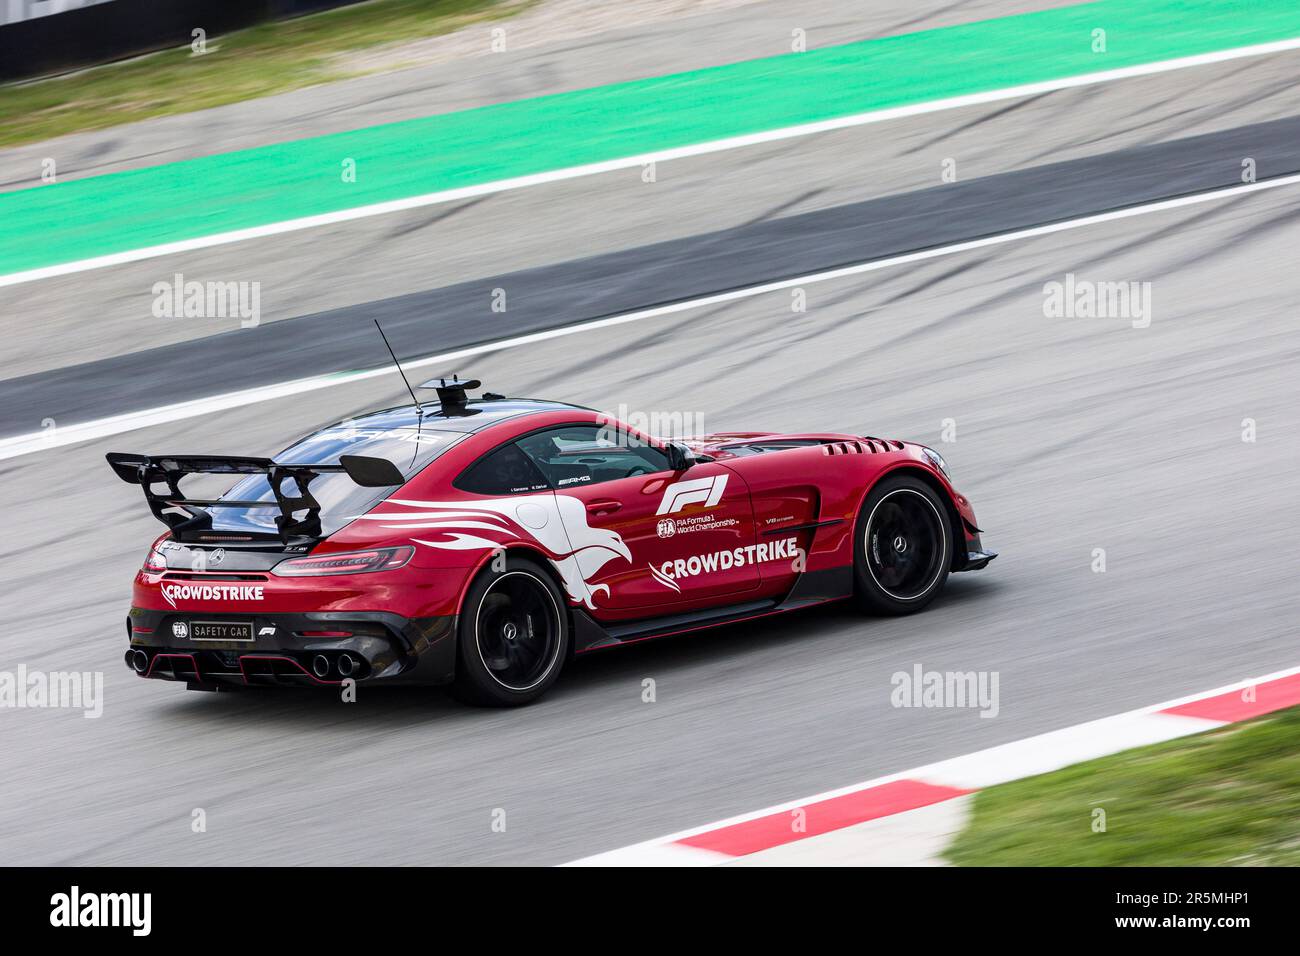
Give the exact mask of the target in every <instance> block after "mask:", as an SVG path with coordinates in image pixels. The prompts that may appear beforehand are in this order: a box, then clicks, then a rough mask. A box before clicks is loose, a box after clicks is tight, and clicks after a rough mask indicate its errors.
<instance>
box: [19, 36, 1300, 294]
mask: <svg viewBox="0 0 1300 956" xmlns="http://www.w3.org/2000/svg"><path fill="white" fill-rule="evenodd" d="M1296 49H1300V37H1296V38H1293V39H1290V40H1278V41H1275V42H1273V43H1257V44H1254V45H1252V46H1242V47H1233V48H1231V49H1227V50H1218V51H1215V52H1213V53H1201V54H1197V55H1196V56H1185V57H1178V58H1176V59H1172V60H1160V61H1157V62H1154V63H1143V64H1140V65H1138V66H1128V67H1124V68H1122V69H1118V70H1102V71H1099V72H1096V73H1084V74H1080V75H1078V76H1068V77H1061V78H1059V79H1055V80H1045V81H1043V82H1041V83H1026V84H1022V85H1020V86H1008V87H1004V88H1002V89H997V90H989V91H987V92H984V93H971V94H967V95H965V96H950V97H947V98H946V99H939V100H930V101H928V102H925V103H912V104H909V105H907V106H896V107H893V108H890V109H881V110H870V111H867V112H864V113H854V114H851V115H849V116H841V117H837V118H836V119H831V120H822V121H820V122H816V123H800V124H798V125H795V126H784V127H781V128H779V129H773V130H767V131H765V132H762V133H750V134H747V135H744V136H730V137H727V138H725V139H716V140H712V141H710V142H706V143H695V144H693V145H690V146H680V147H677V148H675V149H664V150H657V151H655V152H650V153H640V154H638V155H636V156H625V157H622V158H619V159H611V160H606V161H605V162H600V163H588V164H586V165H582V166H570V167H567V168H565V169H555V170H550V171H548V172H544V173H536V174H534V175H531V176H517V177H514V178H512V179H500V180H497V181H495V182H490V183H481V184H479V185H477V186H466V187H463V188H460V189H444V190H441V191H438V192H431V193H424V194H422V195H419V196H410V197H408V198H406V199H394V200H390V201H389V202H382V203H372V204H371V205H367V206H355V207H353V208H351V209H341V210H338V211H337V212H329V213H322V214H320V215H317V216H304V217H302V218H300V219H287V220H284V221H283V222H273V223H268V224H267V225H264V226H254V227H252V228H249V229H236V230H233V231H231V232H219V233H214V234H213V235H210V236H199V237H197V238H194V239H184V240H181V241H179V242H168V243H163V244H161V245H157V246H147V247H145V248H142V249H130V250H127V251H126V252H115V253H112V254H110V255H104V256H94V257H92V258H89V259H78V260H76V261H74V262H65V263H61V264H59V265H54V266H44V267H42V268H39V269H28V270H25V271H23V272H13V273H10V274H8V275H0V287H3V286H11V285H18V284H20V283H24V282H35V281H37V280H39V279H49V278H53V277H54V276H63V275H71V274H72V273H76V272H88V271H90V270H91V269H102V268H105V267H107V266H117V265H123V264H124V263H128V262H139V261H140V260H142V259H153V258H156V257H158V256H167V255H173V254H175V253H178V252H191V251H193V250H195V249H206V248H209V247H211V246H221V245H227V244H229V243H234V242H245V241H247V240H249V239H261V238H265V237H267V236H277V235H281V234H282V233H286V232H296V231H298V230H301V229H314V228H316V227H319V226H328V225H332V224H334V223H338V222H349V221H351V220H354V219H365V218H368V217H370V216H382V215H386V214H388V213H393V212H400V211H402V210H406V209H416V208H419V207H421V206H432V205H435V204H437V203H445V202H454V201H456V200H460V199H469V198H472V197H474V196H484V195H488V194H490V193H499V192H505V191H507V190H512V189H524V188H526V187H529V186H540V185H543V184H545V183H554V182H560V181H562V180H566V179H577V178H580V177H582V176H595V175H597V174H600V173H607V172H612V171H614V170H618V169H629V168H633V167H637V166H643V165H645V164H647V163H655V162H667V161H669V160H673V159H684V158H686V157H688V156H703V155H706V154H708V153H720V152H724V151H726V150H729V149H741V148H743V147H746V146H755V145H758V144H760V143H772V142H777V141H779V140H784V139H794V138H796V137H799V136H812V135H815V134H817V133H826V132H830V131H832V130H837V129H847V128H849V127H852V126H865V125H867V124H869V123H884V122H888V121H889V120H895V119H901V118H903V117H907V116H920V115H923V114H925V113H937V112H940V111H942V110H952V109H960V108H962V107H966V106H979V105H981V104H984V103H996V102H998V101H1000V100H1010V99H1016V98H1018V97H1027V96H1037V95H1039V94H1040V93H1050V92H1054V91H1056V90H1067V89H1072V88H1074V87H1079V86H1092V85H1094V84H1098V83H1113V82H1115V81H1117V80H1127V79H1131V78H1133V77H1137V76H1150V75H1153V74H1156V73H1168V72H1170V71H1172V70H1185V69H1188V68H1190V67H1197V66H1207V65H1210V64H1213V63H1224V62H1227V61H1229V60H1239V59H1243V58H1245V57H1253V56H1266V55H1268V54H1270V53H1283V52H1286V51H1288V50H1296Z"/></svg>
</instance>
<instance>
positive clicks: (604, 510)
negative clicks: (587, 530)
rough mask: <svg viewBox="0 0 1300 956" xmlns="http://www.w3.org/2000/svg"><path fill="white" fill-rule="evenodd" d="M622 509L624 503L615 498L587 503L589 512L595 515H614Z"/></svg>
mask: <svg viewBox="0 0 1300 956" xmlns="http://www.w3.org/2000/svg"><path fill="white" fill-rule="evenodd" d="M621 507H623V502H621V501H618V500H616V499H614V498H602V499H600V500H599V501H589V502H587V511H588V512H589V513H590V514H593V515H607V514H613V513H614V512H615V511H617V510H618V509H619V508H621Z"/></svg>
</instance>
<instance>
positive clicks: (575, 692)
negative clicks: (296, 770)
mask: <svg viewBox="0 0 1300 956" xmlns="http://www.w3.org/2000/svg"><path fill="white" fill-rule="evenodd" d="M1005 589H1006V585H1005V584H1004V583H1001V582H999V581H997V580H996V579H994V578H990V577H982V576H981V577H975V576H971V575H958V576H954V577H953V578H951V579H950V580H949V582H948V585H947V587H946V588H945V590H944V593H943V594H941V595H940V596H939V598H938V599H936V601H935V602H934V604H933V605H931V607H930V608H928V609H927V610H926V611H925V612H923V613H921V614H919V615H916V616H913V617H901V618H886V617H873V616H871V615H868V614H864V613H863V612H862V611H860V610H859V609H858V607H857V605H856V604H855V603H854V602H853V601H851V600H848V601H836V602H834V603H830V604H824V605H820V606H818V607H814V608H809V609H807V610H804V611H797V612H793V613H790V614H775V615H772V616H770V617H764V618H756V619H754V620H752V621H747V622H741V623H737V624H728V625H724V626H721V627H714V628H708V629H703V630H699V631H693V632H687V633H683V634H677V635H672V636H667V637H663V638H658V639H654V640H647V641H642V642H638V643H634V644H629V645H624V646H616V647H611V648H608V649H603V650H599V651H593V652H590V653H587V654H583V655H580V656H579V657H577V658H576V659H573V660H571V661H570V662H569V663H568V664H567V665H566V666H565V669H564V673H563V674H562V675H561V676H560V679H559V680H558V681H557V682H556V683H555V685H554V686H552V687H551V689H550V690H549V691H548V692H547V693H546V695H545V697H543V699H542V700H540V701H538V702H537V703H536V704H533V705H531V706H529V707H524V708H517V709H498V708H483V707H474V706H470V705H467V704H463V703H461V702H460V701H458V700H456V699H455V698H454V697H453V696H452V695H451V694H450V693H449V692H448V691H447V689H446V688H444V687H402V686H396V687H393V686H390V687H385V686H382V685H378V686H373V687H372V686H367V685H364V684H362V685H360V686H359V687H358V688H357V700H356V702H354V703H345V702H343V701H342V700H341V698H340V694H339V691H337V690H335V689H328V690H327V689H316V688H298V687H254V688H246V689H238V690H234V691H231V692H228V693H227V692H221V693H203V692H197V691H186V692H183V693H179V694H177V696H175V697H174V698H171V699H168V700H167V701H165V702H162V703H160V704H159V705H158V711H159V715H160V716H162V717H164V718H166V719H167V720H169V721H173V722H175V723H177V724H180V725H184V724H187V723H196V724H208V723H210V722H213V721H222V722H229V721H230V720H231V719H232V718H233V719H235V720H239V721H241V722H242V721H245V720H247V721H252V722H257V723H260V724H267V725H270V724H274V725H275V726H276V729H277V731H281V730H285V729H292V728H293V727H295V726H299V727H301V728H303V729H307V728H310V729H313V730H320V729H322V728H325V727H328V726H330V725H332V724H337V725H338V726H339V727H340V728H344V727H346V728H354V727H357V728H364V729H371V730H373V729H383V728H385V727H390V728H393V729H398V728H404V727H409V726H410V724H411V723H412V722H418V721H428V720H430V719H433V720H437V721H439V722H440V723H441V722H446V725H447V727H449V728H454V727H455V726H456V725H457V724H460V723H465V724H467V725H473V726H475V727H480V726H482V724H483V723H484V722H485V721H486V722H488V723H491V722H495V721H499V722H501V723H503V724H507V725H508V724H510V723H511V722H513V721H515V720H518V719H535V718H536V716H537V714H538V712H539V711H541V712H550V711H553V710H561V709H568V708H574V707H583V706H584V705H583V700H584V699H591V698H592V696H593V695H597V694H600V693H602V689H603V688H606V687H608V686H613V685H619V686H626V684H627V682H628V681H635V682H637V683H639V682H640V681H641V680H642V679H643V678H644V677H646V676H654V677H655V678H656V679H660V680H662V679H664V678H670V677H672V676H673V675H675V674H680V673H688V672H691V671H693V670H699V669H705V668H710V667H714V666H716V665H720V664H739V665H742V666H743V663H744V661H745V660H746V658H752V657H756V656H758V655H761V654H764V653H766V652H770V651H773V650H778V651H779V650H780V649H782V648H784V647H793V646H794V645H795V643H796V642H798V643H799V644H801V645H802V648H801V649H803V650H806V651H807V652H808V653H814V654H817V653H821V654H838V653H841V652H842V651H843V645H844V644H845V643H846V642H861V641H862V640H863V639H864V638H866V639H869V640H872V641H873V642H879V644H880V645H882V646H883V645H885V644H892V643H895V642H906V641H907V640H908V639H909V638H910V637H912V636H914V635H915V634H916V628H918V627H924V628H925V629H926V631H927V632H933V630H934V627H935V620H936V618H940V619H941V618H942V617H943V616H944V609H945V608H952V607H954V606H955V607H960V608H961V609H962V610H963V611H965V610H967V609H968V607H969V606H970V605H972V604H981V603H984V602H988V601H991V600H993V599H994V598H996V597H997V596H998V595H999V594H1000V593H1001V592H1002V591H1004V590H1005ZM160 683H161V682H160ZM159 690H171V691H174V692H175V691H178V688H174V687H160V688H159ZM527 715H532V717H529V716H527Z"/></svg>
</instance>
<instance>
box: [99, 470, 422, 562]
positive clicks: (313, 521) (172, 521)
mask: <svg viewBox="0 0 1300 956" xmlns="http://www.w3.org/2000/svg"><path fill="white" fill-rule="evenodd" d="M104 457H105V458H107V459H108V464H109V466H110V467H111V468H112V469H113V471H114V472H115V473H116V474H117V476H118V477H119V478H121V479H122V480H123V481H125V482H127V483H128V484H132V485H140V486H141V487H142V488H143V489H144V497H145V500H146V501H147V502H148V503H149V510H150V511H152V512H153V515H154V517H155V518H157V519H158V520H159V521H161V522H162V523H163V524H165V525H167V527H169V528H171V529H172V531H173V532H174V533H176V534H178V535H179V534H182V533H184V532H187V531H206V530H208V529H209V528H211V527H212V515H211V514H209V513H208V512H207V511H206V510H204V509H205V508H211V507H222V508H249V509H252V508H274V509H278V510H279V512H280V513H279V514H278V515H276V517H275V527H276V530H277V531H278V532H279V534H280V538H281V540H283V541H284V543H285V544H288V543H289V541H290V539H292V538H295V537H309V538H318V537H320V534H321V523H320V503H319V502H317V501H316V499H315V498H313V497H312V494H311V483H312V481H313V480H314V479H315V478H317V477H318V476H319V475H323V474H327V473H344V474H346V475H347V476H348V477H349V478H351V479H352V480H353V481H354V482H356V483H357V484H358V485H361V486H362V487H366V488H389V487H396V486H398V485H402V484H404V483H405V482H406V478H405V477H404V476H403V475H402V473H401V471H400V470H398V468H397V466H396V465H394V464H393V463H392V462H391V461H388V460H387V459H385V458H368V457H365V456H362V455H340V456H339V463H338V464H337V465H310V464H302V465H298V464H282V463H279V462H275V461H272V460H271V459H270V458H242V457H223V456H217V455H156V456H151V455H129V454H123V453H121V452H109V453H108V454H107V455H105V456H104ZM194 474H205V475H266V480H267V482H268V484H270V486H271V491H272V493H273V494H274V495H275V500H274V501H241V500H239V499H234V498H186V497H185V496H184V494H182V493H181V490H180V480H181V479H182V478H184V477H185V476H186V475H194ZM286 478H292V479H293V487H294V488H295V489H296V492H297V493H296V494H292V495H291V494H289V493H288V492H286V491H285V489H284V481H285V479H286ZM159 483H163V484H166V486H167V487H166V490H165V491H157V490H155V488H154V486H155V485H157V484H159ZM299 512H302V513H303V514H302V516H301V517H297V515H298V514H299Z"/></svg>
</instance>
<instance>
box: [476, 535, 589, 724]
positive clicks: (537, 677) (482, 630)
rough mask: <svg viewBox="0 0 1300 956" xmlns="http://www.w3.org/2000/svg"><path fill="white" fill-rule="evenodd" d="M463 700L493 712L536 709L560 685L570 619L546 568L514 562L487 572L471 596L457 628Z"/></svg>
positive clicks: (513, 559)
mask: <svg viewBox="0 0 1300 956" xmlns="http://www.w3.org/2000/svg"><path fill="white" fill-rule="evenodd" d="M457 632H458V633H457V651H458V653H457V660H456V680H455V683H454V684H453V685H452V691H453V692H454V693H455V694H456V696H457V697H459V698H460V699H462V700H464V701H466V702H468V703H472V704H482V705H485V706H489V707H517V706H519V705H521V704H528V703H532V702H533V701H534V700H536V699H537V698H538V697H541V696H542V694H543V693H545V692H546V689H547V688H548V687H550V686H551V684H553V683H554V682H555V679H556V678H557V677H558V676H559V674H560V669H561V668H562V667H563V666H564V659H565V656H566V654H567V653H568V647H569V615H568V613H567V611H566V610H565V605H564V600H563V598H562V597H561V595H560V591H559V588H557V587H556V586H555V582H554V581H552V580H551V576H550V575H549V574H547V573H546V572H545V571H544V570H542V568H541V567H540V566H538V565H537V564H535V563H533V562H532V561H528V560H523V559H516V558H512V559H510V560H508V561H507V562H506V570H504V571H494V570H492V569H488V570H485V571H484V572H483V573H482V574H480V575H479V576H478V577H477V578H476V579H475V580H474V583H473V584H472V585H470V589H469V593H468V594H466V595H465V603H464V606H462V607H461V613H460V620H459V622H458V625H457Z"/></svg>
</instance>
